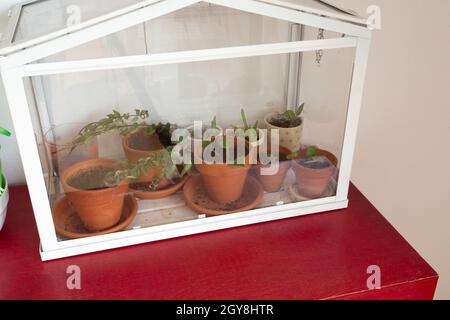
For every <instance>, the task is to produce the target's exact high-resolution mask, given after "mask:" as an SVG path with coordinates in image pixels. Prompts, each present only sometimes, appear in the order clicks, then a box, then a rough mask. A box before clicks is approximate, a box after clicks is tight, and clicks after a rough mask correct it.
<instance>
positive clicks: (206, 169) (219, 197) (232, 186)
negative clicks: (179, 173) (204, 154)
mask: <svg viewBox="0 0 450 320" xmlns="http://www.w3.org/2000/svg"><path fill="white" fill-rule="evenodd" d="M237 140H238V139H237ZM238 143H245V144H246V145H247V147H248V143H247V142H246V141H244V140H241V139H239V142H238ZM250 163H251V154H250V153H248V154H247V156H246V157H245V165H244V166H232V165H228V164H208V163H206V162H204V161H203V162H202V164H196V165H195V167H196V168H197V170H198V171H199V172H200V176H201V178H202V182H203V185H204V187H205V189H206V191H207V193H208V196H209V197H210V198H211V200H213V201H215V202H217V203H219V204H229V203H232V202H234V201H236V200H238V199H239V198H240V197H241V195H242V192H243V190H244V185H245V181H246V180H247V175H248V172H249V170H250Z"/></svg>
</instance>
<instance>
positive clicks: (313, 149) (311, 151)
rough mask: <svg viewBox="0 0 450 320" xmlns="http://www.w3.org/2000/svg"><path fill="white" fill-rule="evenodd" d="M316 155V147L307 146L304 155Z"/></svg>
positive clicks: (308, 156)
mask: <svg viewBox="0 0 450 320" xmlns="http://www.w3.org/2000/svg"><path fill="white" fill-rule="evenodd" d="M315 156H317V147H309V148H308V149H306V157H307V158H313V157H315Z"/></svg>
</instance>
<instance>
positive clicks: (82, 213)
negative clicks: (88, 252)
mask: <svg viewBox="0 0 450 320" xmlns="http://www.w3.org/2000/svg"><path fill="white" fill-rule="evenodd" d="M102 166H106V167H112V168H113V167H115V166H117V162H116V161H114V160H110V159H94V160H87V161H82V162H79V163H77V164H74V165H72V166H71V167H69V168H68V169H67V170H66V171H64V173H63V176H62V179H61V183H62V186H63V188H64V192H65V193H66V196H67V198H68V200H69V202H70V204H71V205H73V207H74V208H75V210H76V212H77V213H78V215H79V217H80V219H81V221H82V222H83V224H84V226H85V227H86V229H88V230H89V231H92V232H95V231H101V230H105V229H108V228H111V227H112V226H114V225H115V224H117V223H118V222H119V220H120V217H121V215H122V208H123V204H124V199H125V195H126V193H127V192H128V184H127V183H126V182H121V183H120V184H119V185H118V186H116V187H110V188H104V189H99V190H82V189H77V188H75V187H73V186H71V185H70V184H69V183H68V181H69V180H70V179H71V178H72V177H74V176H76V175H77V174H80V173H82V172H86V171H89V170H92V169H93V168H96V167H102Z"/></svg>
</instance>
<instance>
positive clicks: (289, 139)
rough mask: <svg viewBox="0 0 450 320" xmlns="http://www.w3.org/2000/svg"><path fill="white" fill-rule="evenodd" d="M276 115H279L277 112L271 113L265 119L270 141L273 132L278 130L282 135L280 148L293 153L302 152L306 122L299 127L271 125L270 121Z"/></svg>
mask: <svg viewBox="0 0 450 320" xmlns="http://www.w3.org/2000/svg"><path fill="white" fill-rule="evenodd" d="M276 115H278V113H277V112H271V113H269V114H267V115H266V117H265V118H264V122H265V124H266V127H267V129H268V131H269V137H268V139H269V141H270V140H271V131H272V130H275V129H277V130H279V135H280V146H282V147H284V148H286V149H288V150H290V151H291V152H295V151H297V150H300V147H301V138H302V133H303V122H304V121H303V119H302V123H301V125H299V126H298V127H294V128H282V127H277V126H274V125H273V124H271V123H270V120H271V119H272V118H273V117H274V116H276Z"/></svg>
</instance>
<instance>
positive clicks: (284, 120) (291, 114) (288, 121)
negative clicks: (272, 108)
mask: <svg viewBox="0 0 450 320" xmlns="http://www.w3.org/2000/svg"><path fill="white" fill-rule="evenodd" d="M304 108H305V104H304V103H302V104H301V105H300V106H299V107H298V108H296V109H295V110H288V111H286V112H284V113H281V114H278V115H276V116H274V117H272V119H270V121H269V122H270V123H271V124H272V125H274V126H277V127H280V128H295V127H298V126H300V125H301V124H302V121H303V120H302V118H301V115H302V113H303V110H304Z"/></svg>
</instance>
